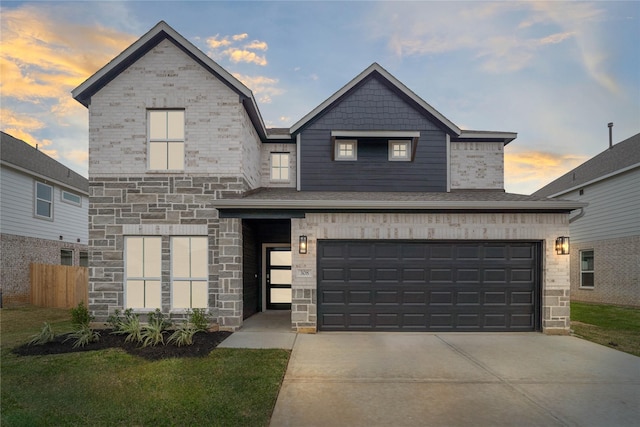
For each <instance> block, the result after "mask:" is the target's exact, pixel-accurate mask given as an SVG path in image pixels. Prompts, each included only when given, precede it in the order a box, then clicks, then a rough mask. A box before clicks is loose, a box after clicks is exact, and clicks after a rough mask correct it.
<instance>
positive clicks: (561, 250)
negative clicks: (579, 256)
mask: <svg viewBox="0 0 640 427" xmlns="http://www.w3.org/2000/svg"><path fill="white" fill-rule="evenodd" d="M556 253H557V254H558V255H569V238H568V237H566V236H560V237H558V238H557V239H556Z"/></svg>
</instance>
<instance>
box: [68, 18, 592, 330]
mask: <svg viewBox="0 0 640 427" xmlns="http://www.w3.org/2000/svg"><path fill="white" fill-rule="evenodd" d="M73 96H74V98H75V99H76V100H78V101H79V102H80V103H82V104H83V105H85V106H86V107H87V108H88V109H89V186H90V190H89V191H90V212H91V215H90V220H89V227H90V236H91V237H90V246H91V248H92V252H91V259H90V284H89V300H90V302H89V304H90V308H91V312H92V314H93V315H94V316H96V318H97V319H98V320H101V319H105V318H106V317H107V316H108V315H110V314H111V313H113V312H114V310H116V309H120V310H122V309H126V308H132V309H135V310H138V311H140V312H144V311H149V310H154V309H155V308H157V307H159V308H161V309H162V310H163V311H164V312H167V313H171V315H172V316H173V317H180V316H184V313H185V312H186V310H188V309H190V308H206V309H207V310H208V311H209V313H210V314H211V315H212V317H213V318H214V319H215V320H216V321H217V322H218V324H219V325H220V327H221V328H225V329H236V328H238V327H239V326H241V325H242V323H243V319H246V318H247V317H249V316H251V315H252V314H254V313H256V312H259V311H264V310H271V309H287V310H291V324H292V328H293V329H294V330H297V331H300V332H315V331H317V330H321V331H323V330H324V331H332V330H338V331H340V330H373V331H387V330H389V331H538V330H542V331H545V332H547V333H567V332H568V330H569V258H568V257H567V256H562V255H557V254H556V251H555V248H554V245H555V240H556V238H557V237H558V236H564V235H566V234H567V233H568V232H569V223H568V216H569V212H570V211H571V210H574V209H577V208H579V207H581V206H582V204H581V203H579V202H567V201H561V200H546V199H544V198H536V197H531V196H523V195H516V194H507V193H505V192H504V185H503V148H504V146H505V145H506V144H508V143H509V142H511V141H512V140H513V139H515V138H516V134H515V133H512V132H485V131H463V130H461V129H459V128H458V127H457V126H456V125H455V124H453V123H452V122H451V121H449V120H448V119H447V118H445V117H444V116H443V115H442V114H440V113H439V112H438V111H436V110H435V109H434V108H433V107H431V106H430V105H429V104H427V103H426V102H425V101H424V100H422V99H421V98H420V97H418V96H417V95H416V94H415V93H413V92H412V91H411V90H409V89H408V88H407V87H405V86H404V85H403V84H402V83H401V82H399V81H398V80H397V79H396V78H395V77H393V76H392V75H390V74H389V73H388V72H387V71H386V70H384V69H383V68H382V67H380V66H379V65H378V64H373V65H371V66H370V67H368V68H367V69H366V70H364V71H363V72H362V73H361V74H360V75H358V76H357V77H356V78H355V79H353V80H352V81H351V82H349V83H348V84H347V85H346V86H344V87H343V88H342V89H340V90H339V91H338V92H336V93H335V94H334V95H332V96H331V97H330V98H329V99H327V100H326V101H325V102H323V103H322V104H320V105H319V106H318V107H317V108H316V109H314V110H313V111H311V112H310V113H309V114H307V115H306V116H305V117H303V118H302V119H301V120H300V121H298V122H297V123H296V124H295V125H293V126H292V127H291V128H289V129H266V128H265V125H264V123H263V122H262V119H261V116H260V112H259V111H258V108H257V105H256V101H255V99H254V97H253V94H252V92H251V91H250V90H249V89H248V88H247V87H245V86H244V85H243V84H242V83H241V82H239V81H238V80H237V79H236V78H234V77H233V76H232V75H231V74H229V73H228V72H227V71H226V70H224V69H223V68H221V67H220V66H219V65H218V64H216V63H215V62H214V61H213V60H211V59H210V58H209V57H208V56H206V55H205V54H204V53H203V52H201V51H200V50H198V49H197V48H196V47H195V46H194V45H192V44H191V43H190V42H189V41H187V40H186V39H185V38H184V37H182V36H181V35H180V34H178V33H177V32H176V31H175V30H173V29H172V28H171V27H169V26H168V25H167V24H166V23H164V22H160V23H159V24H158V25H156V26H155V27H154V28H153V29H151V31H150V32H148V33H147V34H145V35H144V36H143V37H142V38H140V39H139V40H138V41H136V42H135V43H134V44H133V45H131V46H130V47H129V48H127V49H126V50H125V51H124V52H122V53H121V54H120V55H119V56H117V57H116V58H115V59H114V60H112V61H111V62H109V63H108V64H107V65H105V66H104V67H103V68H102V69H101V70H99V71H98V72H97V73H96V74H95V75H93V76H91V77H90V78H89V79H88V80H87V81H85V82H84V83H83V84H82V85H80V86H79V87H78V88H76V89H74V90H73Z"/></svg>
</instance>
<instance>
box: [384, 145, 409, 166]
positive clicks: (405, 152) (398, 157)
mask: <svg viewBox="0 0 640 427" xmlns="http://www.w3.org/2000/svg"><path fill="white" fill-rule="evenodd" d="M389 160H391V161H396V162H408V161H410V160H411V141H389Z"/></svg>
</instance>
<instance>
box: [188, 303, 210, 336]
mask: <svg viewBox="0 0 640 427" xmlns="http://www.w3.org/2000/svg"><path fill="white" fill-rule="evenodd" d="M189 323H191V324H192V325H193V326H195V328H196V331H203V332H205V331H206V330H207V328H209V316H208V315H207V311H206V310H205V309H204V308H194V309H193V310H191V311H190V312H189Z"/></svg>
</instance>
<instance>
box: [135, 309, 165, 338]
mask: <svg viewBox="0 0 640 427" xmlns="http://www.w3.org/2000/svg"><path fill="white" fill-rule="evenodd" d="M170 325H171V322H169V321H168V320H167V318H166V317H165V315H164V314H163V313H162V311H160V309H159V308H156V311H155V312H153V313H149V322H148V324H147V325H145V326H143V327H142V334H141V336H140V338H141V341H142V346H143V347H146V346H148V345H158V344H164V331H165V329H167V328H168V327H169V326H170Z"/></svg>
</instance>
